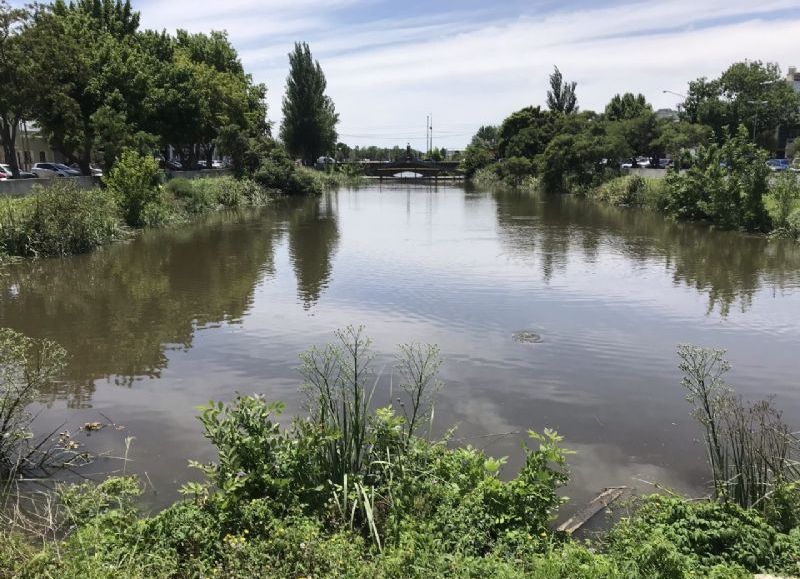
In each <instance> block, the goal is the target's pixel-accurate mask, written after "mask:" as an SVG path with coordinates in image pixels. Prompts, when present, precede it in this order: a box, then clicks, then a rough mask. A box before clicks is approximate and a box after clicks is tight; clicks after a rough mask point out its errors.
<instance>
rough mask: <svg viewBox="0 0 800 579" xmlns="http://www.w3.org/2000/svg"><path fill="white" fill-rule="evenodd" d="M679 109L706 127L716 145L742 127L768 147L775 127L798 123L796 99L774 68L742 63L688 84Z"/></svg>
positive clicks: (799, 101) (799, 104)
mask: <svg viewBox="0 0 800 579" xmlns="http://www.w3.org/2000/svg"><path fill="white" fill-rule="evenodd" d="M683 109H684V113H683V115H684V118H685V119H686V120H689V121H690V122H693V123H701V124H706V125H709V126H710V127H711V128H712V129H713V130H714V134H715V136H716V138H717V141H718V142H720V143H723V142H725V141H726V139H727V138H728V137H730V136H733V135H735V134H736V133H737V131H738V128H739V126H740V125H744V126H745V128H746V129H747V132H748V133H749V134H750V135H751V138H752V137H755V140H756V141H757V142H758V144H760V145H762V146H768V145H769V144H770V141H771V137H772V135H773V134H774V132H775V129H776V127H778V126H779V125H785V126H796V125H797V124H798V122H799V121H800V118H799V111H800V95H798V94H797V93H796V92H795V91H794V90H793V89H792V87H791V86H789V85H788V84H787V83H786V82H784V80H783V75H782V74H781V70H780V67H779V66H778V65H777V64H775V63H766V64H765V63H763V62H761V61H745V62H737V63H735V64H732V65H731V66H730V67H728V69H727V70H726V71H725V72H723V73H722V75H720V77H719V78H718V79H715V80H711V81H709V80H707V79H705V78H701V79H698V80H696V81H693V82H691V83H689V93H688V95H687V98H686V101H685V102H684V105H683Z"/></svg>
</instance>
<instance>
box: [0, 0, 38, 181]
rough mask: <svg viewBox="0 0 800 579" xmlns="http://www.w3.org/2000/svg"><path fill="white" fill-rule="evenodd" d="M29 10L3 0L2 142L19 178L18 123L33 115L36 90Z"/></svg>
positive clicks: (0, 12)
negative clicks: (28, 31)
mask: <svg viewBox="0 0 800 579" xmlns="http://www.w3.org/2000/svg"><path fill="white" fill-rule="evenodd" d="M28 19H29V13H28V12H27V11H26V10H23V9H18V8H12V7H11V6H9V4H8V3H7V2H6V1H5V0H0V87H2V89H1V90H0V142H1V143H2V146H3V153H4V154H5V157H6V161H7V162H8V164H9V165H11V171H12V173H13V174H14V176H15V177H19V163H18V162H17V151H16V140H17V131H18V130H19V125H20V123H21V122H22V121H23V120H24V119H30V118H31V103H32V99H33V95H34V94H35V91H36V88H37V87H36V85H35V83H33V82H31V77H30V74H29V71H28V68H29V58H28V56H27V55H26V52H27V50H26V46H25V43H26V41H27V40H28V36H29V35H27V34H26V33H25V26H26V25H27V24H28Z"/></svg>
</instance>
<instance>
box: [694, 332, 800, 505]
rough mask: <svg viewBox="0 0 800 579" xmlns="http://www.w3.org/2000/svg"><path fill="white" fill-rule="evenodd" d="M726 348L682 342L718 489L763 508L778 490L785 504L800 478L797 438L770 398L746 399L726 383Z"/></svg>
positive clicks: (725, 496)
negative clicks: (742, 398)
mask: <svg viewBox="0 0 800 579" xmlns="http://www.w3.org/2000/svg"><path fill="white" fill-rule="evenodd" d="M724 354H725V353H724V351H723V350H710V349H706V348H698V347H695V346H688V345H683V346H680V347H679V348H678V356H679V358H680V365H679V368H680V370H681V372H682V373H683V379H682V381H681V384H682V386H683V387H684V388H685V389H686V391H687V396H686V399H687V401H688V402H689V403H690V404H692V406H693V412H692V414H693V415H694V416H695V418H696V419H697V420H698V422H700V424H701V425H702V426H703V428H704V430H705V441H706V450H707V452H708V459H709V463H710V466H711V472H712V475H713V480H714V491H715V494H716V496H717V497H718V498H720V499H721V500H723V501H729V500H730V501H735V502H736V503H738V504H739V505H740V506H742V507H743V508H756V507H758V508H759V509H761V510H764V509H767V508H769V502H768V500H767V499H769V498H770V496H771V495H772V493H773V492H775V491H776V490H777V491H780V492H781V493H782V494H781V497H782V499H783V503H784V504H786V503H787V502H788V499H789V497H790V496H791V493H789V494H787V492H788V491H789V490H790V487H787V486H785V485H786V483H787V482H791V481H795V480H798V478H800V470H799V469H798V466H797V465H798V463H797V461H796V459H795V456H797V452H798V446H800V445H798V440H797V438H796V437H795V435H794V434H793V433H792V432H791V430H790V429H789V427H788V426H787V425H786V424H785V423H784V422H783V420H782V416H781V413H780V412H779V411H777V410H776V409H775V408H774V406H773V405H772V401H771V400H764V401H761V402H757V403H754V404H748V405H746V404H745V403H744V402H743V401H742V400H741V398H737V397H735V396H734V395H733V391H732V390H731V389H730V388H729V387H728V385H727V384H726V383H725V374H726V373H727V372H728V371H729V370H730V366H729V364H728V362H727V360H725V358H724ZM776 508H777V510H778V511H781V510H782V507H780V506H779V507H776Z"/></svg>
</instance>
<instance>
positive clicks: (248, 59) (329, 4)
mask: <svg viewBox="0 0 800 579" xmlns="http://www.w3.org/2000/svg"><path fill="white" fill-rule="evenodd" d="M133 3H134V6H135V8H137V9H138V10H140V11H141V13H142V25H143V27H146V28H155V29H167V30H168V31H170V32H172V31H174V30H175V29H176V28H183V29H187V30H189V31H192V32H207V31H210V30H220V29H222V30H227V32H228V34H229V36H230V39H231V41H232V42H233V44H234V46H235V47H236V48H237V50H238V51H239V53H240V56H241V58H242V62H243V64H244V66H245V68H246V70H247V71H248V72H250V73H251V74H252V75H253V77H254V79H255V80H256V81H258V82H263V83H265V84H266V85H267V87H268V91H269V93H268V101H269V114H270V118H271V120H273V121H274V122H275V123H276V126H277V124H278V123H279V122H280V117H281V111H280V109H281V99H282V96H283V91H284V85H285V80H286V75H287V73H288V56H287V54H288V52H289V51H290V50H291V49H292V46H293V43H294V42H295V41H306V42H308V43H309V45H310V46H311V50H312V52H313V54H314V57H315V58H317V59H318V60H319V62H320V64H321V65H322V68H323V70H324V72H325V74H326V77H327V80H328V94H329V96H331V97H332V98H333V100H334V102H335V104H336V109H337V111H338V112H339V114H340V124H339V126H338V131H339V134H340V140H342V141H344V142H346V143H348V144H350V145H361V146H364V145H369V144H375V145H380V146H393V145H399V146H402V147H404V146H405V145H406V144H407V143H409V144H411V145H412V146H413V147H415V148H417V149H424V148H425V122H426V121H425V119H426V115H428V114H431V115H432V116H433V127H434V129H433V134H434V145H435V146H439V147H447V148H449V149H460V148H463V147H464V146H465V145H466V144H467V143H468V142H469V140H470V138H471V136H472V135H473V134H474V133H475V131H476V129H477V128H478V127H480V126H481V125H483V124H499V123H500V122H501V121H502V120H503V118H505V117H506V116H507V115H508V114H509V113H511V112H513V111H514V110H518V109H520V108H522V107H524V106H528V105H543V104H544V102H545V98H546V92H547V88H548V75H549V74H550V73H551V72H552V70H553V66H554V65H558V67H559V68H560V69H561V71H562V73H563V75H564V77H565V78H566V79H567V80H574V81H576V82H577V83H578V87H577V94H578V103H579V106H580V107H581V108H582V109H592V110H602V109H603V108H604V107H605V104H606V103H607V102H608V101H609V100H610V99H611V97H612V96H614V94H616V93H621V92H627V91H630V92H634V93H638V92H641V93H643V94H644V95H645V96H646V97H647V98H648V100H649V101H650V102H651V103H652V104H653V106H654V107H655V108H662V107H669V108H675V106H676V104H677V102H678V101H679V100H680V99H679V98H678V97H676V96H674V95H671V94H665V93H664V92H663V91H664V90H671V91H674V92H677V93H684V92H685V91H686V87H687V83H688V81H689V80H692V79H695V78H698V77H701V76H707V77H715V76H718V75H719V74H720V72H721V71H723V70H724V69H725V68H727V66H728V65H730V64H731V63H732V62H735V61H739V60H744V59H750V60H764V61H772V62H778V63H779V64H780V65H781V67H782V69H783V70H784V71H785V70H786V68H788V67H789V66H794V65H798V66H800V51H799V50H798V44H797V39H798V38H800V0H761V1H759V2H754V1H753V0H662V1H658V2H653V1H649V2H642V1H625V0H617V1H609V0H597V1H594V2H592V1H578V2H570V1H563V0H562V1H552V0H527V1H522V0H489V1H487V0H482V1H478V0H440V1H432V0H428V1H425V0H406V1H403V2H397V1H388V0H221V1H216V2H208V1H205V0H169V2H164V1H163V0H134V2H133Z"/></svg>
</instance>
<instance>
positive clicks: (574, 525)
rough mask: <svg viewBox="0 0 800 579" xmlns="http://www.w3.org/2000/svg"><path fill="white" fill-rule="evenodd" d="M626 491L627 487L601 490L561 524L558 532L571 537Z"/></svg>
mask: <svg viewBox="0 0 800 579" xmlns="http://www.w3.org/2000/svg"><path fill="white" fill-rule="evenodd" d="M626 490H628V487H609V488H607V489H603V492H601V493H600V494H599V495H597V496H596V497H595V498H593V499H592V500H591V501H589V504H588V505H586V507H584V508H583V509H582V510H580V511H578V512H577V513H576V514H574V515H573V516H571V517H570V518H569V519H567V520H566V521H564V522H563V523H561V524H560V525H559V526H558V530H559V531H563V532H565V533H569V534H570V535H571V534H572V533H574V532H575V531H577V530H578V529H580V528H581V527H582V526H584V525H585V524H586V523H588V522H589V521H590V520H591V518H592V517H594V516H595V515H596V514H597V513H599V512H600V511H602V510H603V509H606V508H608V505H610V504H611V503H613V502H614V501H616V500H617V499H618V498H619V497H621V496H622V494H623V493H624V492H625V491H626Z"/></svg>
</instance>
